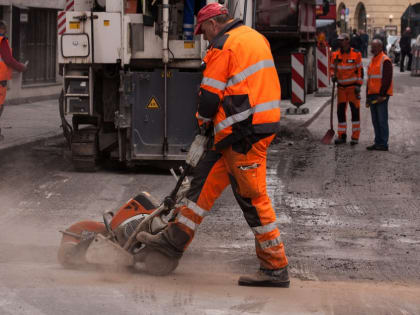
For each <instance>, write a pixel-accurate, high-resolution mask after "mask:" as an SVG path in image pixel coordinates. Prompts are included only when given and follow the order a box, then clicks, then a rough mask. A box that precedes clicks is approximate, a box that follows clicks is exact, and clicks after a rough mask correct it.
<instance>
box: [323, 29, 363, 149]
mask: <svg viewBox="0 0 420 315" xmlns="http://www.w3.org/2000/svg"><path fill="white" fill-rule="evenodd" d="M338 41H339V43H340V49H339V50H337V51H335V52H334V53H333V54H332V58H331V62H332V65H331V67H330V68H331V72H332V80H333V81H334V82H337V83H338V84H337V87H338V89H337V116H338V128H337V134H338V137H337V139H336V140H335V144H336V145H339V144H343V143H346V141H347V120H346V111H347V103H349V104H350V109H351V120H352V135H351V141H350V144H351V145H355V144H357V143H358V142H359V136H360V87H361V85H362V84H363V64H362V55H361V54H360V52H358V51H356V50H354V49H353V48H351V47H350V38H349V35H348V34H345V33H343V34H340V36H339V37H338Z"/></svg>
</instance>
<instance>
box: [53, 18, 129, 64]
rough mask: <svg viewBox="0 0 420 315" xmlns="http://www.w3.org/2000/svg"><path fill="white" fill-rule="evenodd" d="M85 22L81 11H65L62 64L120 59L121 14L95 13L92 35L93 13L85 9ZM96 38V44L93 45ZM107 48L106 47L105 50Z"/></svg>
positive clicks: (112, 61) (111, 61)
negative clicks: (82, 19) (81, 18)
mask: <svg viewBox="0 0 420 315" xmlns="http://www.w3.org/2000/svg"><path fill="white" fill-rule="evenodd" d="M82 13H83V15H85V16H86V18H87V20H86V21H85V22H83V21H80V16H81V12H67V13H66V33H64V34H63V35H62V36H61V42H60V45H59V47H60V48H61V49H60V50H61V51H59V52H60V53H59V63H87V64H89V63H91V62H92V54H93V53H94V54H95V56H94V60H93V61H94V62H95V63H103V64H107V63H111V64H115V63H117V61H118V60H119V59H120V58H121V56H120V48H121V41H120V40H115V39H119V38H121V36H122V35H121V14H119V13H109V12H95V13H94V15H95V17H96V18H94V20H93V35H92V28H91V22H92V20H91V18H90V14H91V13H90V12H82ZM92 41H93V45H92ZM104 47H106V49H104Z"/></svg>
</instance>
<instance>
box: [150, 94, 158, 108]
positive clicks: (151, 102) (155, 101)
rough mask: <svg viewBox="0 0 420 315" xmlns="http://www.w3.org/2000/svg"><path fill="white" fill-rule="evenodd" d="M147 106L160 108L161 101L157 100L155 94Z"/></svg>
mask: <svg viewBox="0 0 420 315" xmlns="http://www.w3.org/2000/svg"><path fill="white" fill-rule="evenodd" d="M147 108H148V109H159V108H160V106H159V103H158V102H157V100H156V98H155V97H154V96H152V98H151V99H150V101H149V103H148V104H147Z"/></svg>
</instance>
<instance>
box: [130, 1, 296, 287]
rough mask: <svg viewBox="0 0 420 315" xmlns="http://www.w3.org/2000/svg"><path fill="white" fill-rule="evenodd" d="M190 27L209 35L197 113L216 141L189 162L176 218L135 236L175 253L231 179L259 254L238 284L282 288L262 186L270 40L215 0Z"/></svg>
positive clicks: (268, 128) (268, 132) (270, 129)
mask: <svg viewBox="0 0 420 315" xmlns="http://www.w3.org/2000/svg"><path fill="white" fill-rule="evenodd" d="M194 33H195V35H198V34H203V36H204V39H205V40H208V41H209V46H208V50H207V54H206V56H205V57H204V60H203V69H204V70H203V79H202V82H201V87H200V92H199V104H198V112H197V118H198V119H199V124H201V126H212V128H213V129H214V146H213V148H212V149H211V150H208V151H207V153H206V155H205V156H204V158H203V159H202V160H201V162H200V163H199V164H198V165H197V167H196V168H195V169H194V174H193V179H192V181H191V188H190V189H189V191H188V193H187V197H186V202H185V206H183V207H181V208H179V209H178V210H179V214H178V215H177V217H176V219H175V221H174V222H171V223H169V225H168V227H167V228H166V229H165V230H164V231H163V232H161V233H159V234H157V235H151V234H148V233H146V232H141V233H139V234H138V235H137V239H138V240H139V241H140V242H143V243H145V244H146V245H148V246H150V247H154V248H156V249H157V250H160V251H161V252H163V253H164V254H166V255H168V256H172V257H177V258H180V256H181V255H182V253H183V252H184V251H185V250H186V248H187V247H188V245H189V244H190V242H191V240H192V239H193V237H194V234H195V232H196V230H197V228H198V226H199V224H200V223H201V222H202V220H203V218H204V217H205V216H206V215H208V214H209V212H210V209H211V208H212V206H213V204H214V202H215V200H216V199H217V198H218V197H219V196H220V194H221V193H222V192H223V190H224V189H225V188H226V187H227V186H228V185H229V184H230V185H231V186H232V190H233V193H234V195H235V198H236V200H237V202H238V203H239V206H240V207H241V209H242V211H243V214H244V217H245V219H246V221H247V223H248V224H249V226H250V228H251V229H252V231H253V233H254V235H255V244H256V245H255V246H256V254H257V257H258V259H259V261H260V269H259V270H258V272H257V273H255V274H251V275H247V276H242V277H240V278H239V282H238V284H239V285H250V286H275V287H288V286H289V282H290V281H289V276H288V270H287V266H288V261H287V258H286V255H285V251H284V245H283V242H282V240H281V238H280V231H279V229H278V228H277V225H276V215H275V212H274V210H273V207H272V205H271V202H270V199H269V197H268V195H267V191H266V156H267V148H268V146H269V145H270V143H271V141H272V140H273V139H274V137H275V134H276V132H277V131H278V130H279V121H280V107H279V105H280V96H281V90H280V83H279V79H278V75H277V71H276V68H275V65H274V61H273V57H272V55H271V50H270V46H269V43H268V41H267V40H266V39H265V38H264V37H263V36H262V35H261V34H259V33H258V32H256V31H255V30H253V29H252V28H249V27H247V26H245V25H244V24H243V22H242V21H241V20H231V19H230V18H229V17H228V11H227V9H226V8H225V7H223V6H222V5H220V4H219V3H211V4H208V5H206V6H205V7H203V8H202V9H201V10H200V11H199V13H198V17H197V25H196V27H195V31H194ZM226 215H228V214H226Z"/></svg>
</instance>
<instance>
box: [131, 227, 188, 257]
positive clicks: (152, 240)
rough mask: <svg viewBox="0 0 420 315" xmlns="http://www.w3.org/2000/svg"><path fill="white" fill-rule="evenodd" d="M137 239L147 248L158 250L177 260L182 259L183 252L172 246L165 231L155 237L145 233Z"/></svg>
mask: <svg viewBox="0 0 420 315" xmlns="http://www.w3.org/2000/svg"><path fill="white" fill-rule="evenodd" d="M136 239H137V240H138V241H139V242H141V243H143V244H145V245H146V246H147V247H150V248H152V249H154V250H157V251H159V252H161V253H162V254H164V255H166V256H168V257H171V258H176V259H179V258H181V257H182V254H183V251H182V250H179V249H178V248H176V247H175V246H174V245H172V244H171V242H170V241H169V240H168V237H167V235H166V233H165V231H162V232H159V233H157V234H155V235H153V234H150V233H148V232H145V231H143V232H140V233H138V234H137V235H136Z"/></svg>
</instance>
